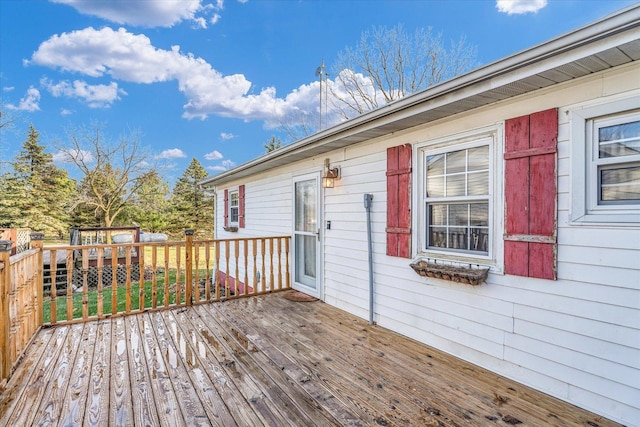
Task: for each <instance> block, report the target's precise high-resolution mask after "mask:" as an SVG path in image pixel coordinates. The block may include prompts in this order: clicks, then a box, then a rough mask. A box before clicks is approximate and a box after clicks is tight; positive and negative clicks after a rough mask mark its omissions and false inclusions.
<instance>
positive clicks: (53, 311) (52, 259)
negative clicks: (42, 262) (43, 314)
mask: <svg viewBox="0 0 640 427" xmlns="http://www.w3.org/2000/svg"><path fill="white" fill-rule="evenodd" d="M57 276H58V251H56V250H55V249H53V250H51V251H49V277H50V278H51V286H50V287H49V300H50V301H51V303H50V304H49V321H50V322H51V324H52V325H55V324H56V322H57V321H58V301H57V300H58V296H57V290H56V286H57V283H56V282H57V280H56V279H57Z"/></svg>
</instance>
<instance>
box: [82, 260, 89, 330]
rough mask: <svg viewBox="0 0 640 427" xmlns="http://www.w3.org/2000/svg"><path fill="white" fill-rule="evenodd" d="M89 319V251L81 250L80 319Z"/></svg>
mask: <svg viewBox="0 0 640 427" xmlns="http://www.w3.org/2000/svg"><path fill="white" fill-rule="evenodd" d="M87 317H89V249H87V248H84V249H82V319H84V320H86V319H87Z"/></svg>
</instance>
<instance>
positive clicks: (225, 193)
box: [224, 190, 229, 227]
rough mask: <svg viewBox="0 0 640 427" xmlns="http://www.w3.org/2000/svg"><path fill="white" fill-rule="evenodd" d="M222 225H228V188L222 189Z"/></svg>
mask: <svg viewBox="0 0 640 427" xmlns="http://www.w3.org/2000/svg"><path fill="white" fill-rule="evenodd" d="M224 226H225V227H228V226H229V190H224Z"/></svg>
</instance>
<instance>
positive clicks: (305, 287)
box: [293, 175, 321, 298]
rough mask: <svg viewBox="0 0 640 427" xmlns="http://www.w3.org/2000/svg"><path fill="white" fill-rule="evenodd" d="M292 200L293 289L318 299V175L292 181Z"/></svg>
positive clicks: (319, 288)
mask: <svg viewBox="0 0 640 427" xmlns="http://www.w3.org/2000/svg"><path fill="white" fill-rule="evenodd" d="M293 197H294V213H293V253H294V262H293V268H294V272H293V277H294V283H293V288H294V289H297V290H299V291H301V292H304V293H306V294H309V295H312V296H314V297H316V298H320V297H321V287H320V280H319V276H320V248H321V246H320V176H319V175H313V176H309V175H307V176H306V177H299V178H295V179H294V182H293Z"/></svg>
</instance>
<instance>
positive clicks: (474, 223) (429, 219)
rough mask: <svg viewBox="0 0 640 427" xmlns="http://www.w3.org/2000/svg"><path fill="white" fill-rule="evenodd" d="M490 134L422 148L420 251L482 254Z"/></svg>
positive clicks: (488, 222) (487, 248)
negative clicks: (421, 236)
mask: <svg viewBox="0 0 640 427" xmlns="http://www.w3.org/2000/svg"><path fill="white" fill-rule="evenodd" d="M492 141H493V138H492V137H482V138H478V139H474V140H467V142H464V143H455V142H454V143H453V144H448V145H447V146H446V147H440V148H437V149H429V148H428V147H425V148H423V149H422V156H423V172H422V174H421V179H422V180H423V181H422V183H421V184H422V198H423V199H422V214H421V217H422V221H423V229H424V232H423V233H422V234H423V236H424V239H423V242H422V245H421V246H422V251H423V252H427V253H433V252H436V253H440V254H446V253H449V254H452V255H454V256H455V255H458V256H462V257H482V258H487V257H488V256H489V255H490V252H491V245H492V240H493V238H494V236H491V228H492V222H493V221H492V218H491V215H492V211H493V209H492V197H491V194H492V191H491V183H492V181H493V180H492V178H491V174H492V173H493V171H492V164H493V162H492V158H491V156H492V150H491V143H492Z"/></svg>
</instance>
